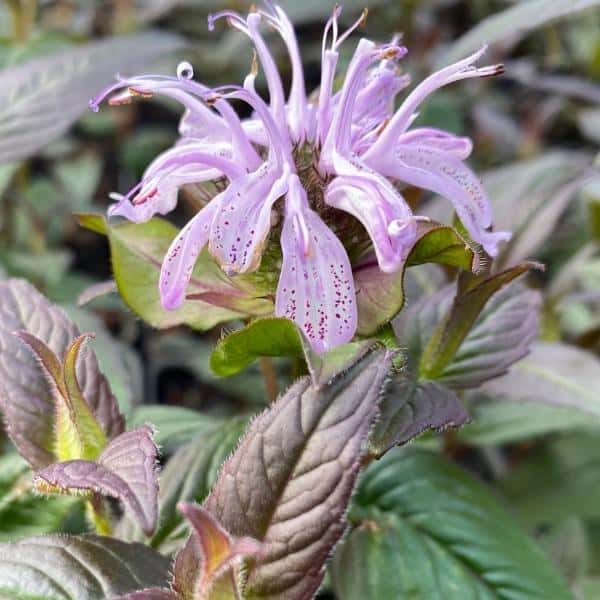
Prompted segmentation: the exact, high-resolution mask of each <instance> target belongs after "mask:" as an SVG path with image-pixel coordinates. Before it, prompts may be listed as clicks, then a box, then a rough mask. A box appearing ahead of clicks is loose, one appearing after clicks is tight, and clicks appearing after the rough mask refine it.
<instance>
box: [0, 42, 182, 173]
mask: <svg viewBox="0 0 600 600" xmlns="http://www.w3.org/2000/svg"><path fill="white" fill-rule="evenodd" d="M182 45H183V41H182V39H181V38H180V37H178V36H175V35H173V34H169V33H166V32H157V31H154V32H145V33H138V34H133V35H129V36H122V37H112V38H111V39H107V40H102V41H98V42H90V43H87V44H82V45H81V46H79V47H77V48H69V49H67V50H64V51H61V52H57V53H54V54H51V55H49V56H45V57H41V58H34V59H32V60H29V61H27V62H25V63H23V64H21V65H19V66H17V67H12V68H8V69H5V70H4V71H3V72H2V74H1V75H0V89H1V90H2V97H1V98H0V162H7V161H13V160H18V159H21V158H25V157H28V156H30V155H32V154H34V153H35V152H36V151H37V150H39V149H40V148H42V147H43V146H44V145H46V144H47V143H48V142H51V141H52V140H53V139H56V138H58V137H60V136H61V135H62V134H63V133H64V132H65V131H66V130H67V128H68V127H69V126H70V125H71V124H72V123H73V122H74V121H75V120H76V119H77V118H78V117H79V116H80V115H81V114H83V113H84V112H85V111H86V110H87V109H88V102H89V99H90V98H91V97H92V96H93V95H94V94H95V93H97V92H98V91H99V90H100V89H101V88H102V87H103V86H104V85H106V84H107V83H109V82H110V81H111V79H112V78H113V77H114V75H115V73H117V72H135V71H136V70H138V69H140V68H141V67H142V66H143V65H148V63H150V62H152V61H153V60H155V59H157V58H159V57H162V56H164V55H165V54H166V53H169V52H172V51H174V50H177V49H179V48H181V47H182Z"/></svg>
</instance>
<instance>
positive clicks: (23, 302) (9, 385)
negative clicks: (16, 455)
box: [0, 279, 124, 468]
mask: <svg viewBox="0 0 600 600" xmlns="http://www.w3.org/2000/svg"><path fill="white" fill-rule="evenodd" d="M17 330H25V331H27V332H29V333H30V334H32V335H34V336H36V337H37V338H39V339H40V340H42V341H43V342H44V343H45V344H47V345H48V347H49V348H50V349H51V350H52V351H53V352H54V353H55V354H56V355H57V356H58V357H62V356H64V354H65V352H66V350H67V348H68V346H69V344H70V343H71V342H72V341H73V340H74V339H75V338H76V337H78V336H79V335H80V332H79V330H78V329H77V327H76V326H75V325H74V324H73V323H72V322H71V320H70V319H69V318H68V317H67V316H66V314H65V313H64V312H63V311H62V310H61V309H60V308H58V307H57V306H54V305H52V304H51V303H49V302H48V300H46V298H44V296H42V295H41V294H40V293H39V292H38V291H37V290H36V289H35V288H34V287H32V286H31V285H30V284H29V283H27V282H26V281H23V280H19V279H9V280H7V281H3V282H0V406H1V407H2V410H3V412H4V419H5V422H6V425H7V430H8V433H9V435H10V437H11V439H12V440H13V442H14V443H15V445H16V446H17V448H18V449H19V452H21V454H22V455H23V456H25V457H26V458H27V459H28V460H29V461H30V462H31V464H32V465H34V467H36V468H39V467H43V466H45V465H47V464H49V463H50V462H52V448H53V429H52V428H53V424H52V423H53V420H52V414H53V402H52V392H51V389H50V387H49V385H48V382H47V380H46V378H45V377H44V374H43V372H42V371H41V370H40V368H39V366H38V364H37V363H36V361H35V359H34V358H33V357H32V355H31V353H30V352H29V350H28V349H27V348H26V347H25V346H24V345H23V344H22V342H21V341H20V340H19V339H18V338H17V337H15V336H14V335H13V332H14V331H17ZM77 378H78V381H79V383H80V385H81V388H82V391H83V395H84V396H85V398H86V401H87V403H88V404H89V405H90V407H91V409H92V411H93V412H94V414H95V415H96V417H97V419H98V421H99V422H100V424H101V425H102V427H103V429H104V431H105V432H106V434H107V437H113V436H115V435H118V434H119V433H120V432H121V431H123V427H124V419H123V416H122V415H121V414H120V413H119V410H118V406H117V403H116V401H115V399H114V397H113V396H112V394H111V391H110V387H109V385H108V383H107V381H106V379H105V378H104V376H103V375H102V374H101V373H100V371H99V369H98V363H97V360H96V357H95V356H94V353H93V352H89V351H88V352H87V353H86V354H85V356H83V357H82V358H81V360H80V361H79V364H78V365H77Z"/></svg>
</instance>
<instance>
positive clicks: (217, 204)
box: [90, 2, 509, 352]
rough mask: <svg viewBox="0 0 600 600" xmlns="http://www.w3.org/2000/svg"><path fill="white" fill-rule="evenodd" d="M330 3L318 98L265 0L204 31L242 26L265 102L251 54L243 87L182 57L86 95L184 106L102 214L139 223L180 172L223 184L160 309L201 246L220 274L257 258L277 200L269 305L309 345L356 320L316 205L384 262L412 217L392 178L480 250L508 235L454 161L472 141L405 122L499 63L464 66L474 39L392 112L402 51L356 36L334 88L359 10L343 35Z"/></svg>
mask: <svg viewBox="0 0 600 600" xmlns="http://www.w3.org/2000/svg"><path fill="white" fill-rule="evenodd" d="M339 14H340V8H339V7H336V8H335V9H334V12H333V14H332V16H331V18H330V19H329V21H328V22H327V25H326V27H325V32H324V35H323V48H322V72H321V85H320V88H319V91H318V94H316V101H313V100H311V99H310V98H312V97H308V96H307V94H306V90H305V86H304V75H303V71H302V62H301V59H300V52H299V49H298V43H297V40H296V37H295V34H294V29H293V26H292V24H291V23H290V21H289V19H288V18H287V16H286V15H285V13H284V12H283V11H282V10H281V8H279V7H278V6H276V5H274V4H271V3H270V2H269V3H267V4H266V8H265V9H264V10H258V11H253V12H251V13H250V14H248V15H247V16H246V17H243V16H242V15H240V14H238V13H236V12H233V11H222V12H219V13H217V14H215V15H212V16H211V17H210V18H209V27H210V28H211V29H212V28H213V27H214V24H215V23H216V22H217V21H218V20H220V19H226V20H227V21H228V23H229V24H230V25H231V26H232V27H234V28H235V29H237V30H239V31H240V32H242V33H243V34H245V35H246V36H248V38H250V40H251V42H252V43H253V45H254V48H255V51H256V57H257V60H258V61H259V62H260V65H261V66H262V69H263V71H264V75H265V78H266V81H267V86H268V92H269V100H268V103H267V102H266V101H265V100H264V99H263V98H262V97H261V96H260V95H259V94H258V93H257V92H256V90H255V87H254V79H255V77H256V72H257V69H256V65H255V68H253V70H252V72H251V73H250V75H248V76H247V77H246V79H245V81H244V82H243V86H228V87H222V88H217V89H209V88H208V87H206V86H204V85H202V84H200V83H197V82H195V81H193V71H192V68H191V66H190V65H189V64H188V63H182V64H181V65H180V66H179V68H178V72H177V77H165V76H140V77H132V78H128V79H125V78H118V80H117V81H116V83H114V84H113V85H111V86H110V87H108V88H107V89H105V90H104V91H103V92H102V93H101V94H100V95H99V96H98V97H96V98H94V99H93V100H92V101H91V103H90V105H91V107H92V108H93V109H94V110H97V109H98V105H99V103H100V102H101V101H102V100H103V99H104V98H105V97H107V96H109V97H110V100H109V103H112V104H119V103H123V102H128V101H130V100H131V98H132V97H134V96H141V97H149V96H152V95H154V94H163V95H165V96H169V97H171V98H173V99H175V100H177V101H179V102H180V103H181V104H182V105H183V106H184V108H185V113H184V115H183V117H182V120H181V123H180V129H179V130H180V134H181V138H180V140H179V141H178V142H177V144H176V145H175V146H174V147H173V148H171V149H169V150H167V151H165V152H163V153H162V154H161V155H159V156H158V157H157V158H156V159H155V160H154V161H153V162H152V164H150V166H149V167H148V168H147V170H146V172H145V173H144V176H143V178H142V180H141V181H140V182H139V183H138V184H137V185H136V186H135V187H134V188H133V189H132V190H131V191H130V192H129V193H127V194H126V195H124V196H121V195H117V194H114V195H113V199H115V200H116V203H115V204H113V205H112V206H111V208H110V209H109V214H111V215H121V216H124V217H126V218H128V219H130V220H132V221H135V222H143V221H146V220H148V219H149V218H151V217H152V216H153V215H154V214H157V213H158V214H165V213H168V212H169V211H171V210H172V209H173V208H174V206H175V204H176V202H177V191H178V189H179V187H181V186H182V185H184V184H186V183H198V182H205V181H215V182H217V185H218V189H220V190H221V191H220V192H219V193H217V195H215V196H214V198H212V199H211V201H210V202H209V203H208V204H207V205H206V206H205V207H204V208H202V209H201V210H200V211H199V212H198V213H197V214H196V216H195V217H193V218H192V219H191V220H190V222H189V223H188V224H187V225H186V226H185V227H184V228H183V229H182V230H181V232H180V233H179V235H178V236H177V237H176V239H175V240H174V241H173V243H172V245H171V247H170V249H169V251H168V252H167V255H166V256H165V259H164V262H163V265H162V269H161V276H160V283H159V286H160V290H159V291H160V297H161V301H162V304H163V306H164V307H165V308H166V309H176V308H178V307H179V306H181V304H182V303H183V301H184V300H185V294H186V288H187V285H188V283H189V280H190V277H191V273H192V269H193V267H194V264H195V262H196V259H197V257H198V255H199V253H200V252H201V250H202V249H203V248H204V247H205V246H208V250H209V252H210V253H211V254H212V255H213V257H214V258H215V260H216V261H217V263H218V264H219V265H220V266H221V268H222V269H223V270H224V271H225V272H226V273H227V274H228V275H236V274H241V273H248V272H252V271H253V270H255V269H256V268H257V267H258V266H259V264H260V260H261V256H262V252H263V249H264V247H265V245H266V243H267V241H268V237H269V232H270V230H271V227H272V213H273V211H275V210H276V211H278V212H279V214H280V215H281V216H282V217H283V226H282V228H281V239H280V245H281V250H282V254H283V261H282V266H281V273H280V278H279V284H278V287H277V292H276V299H275V300H276V301H275V312H276V314H277V315H279V316H285V317H288V318H290V319H293V320H294V321H295V322H296V323H297V325H298V326H299V327H300V328H301V330H302V331H303V332H304V334H305V335H306V336H307V338H308V340H309V341H310V343H311V345H312V347H313V348H314V349H315V350H316V351H318V352H321V351H325V350H328V349H330V348H332V347H335V346H337V345H340V344H343V343H346V342H348V341H350V340H351V339H352V337H353V336H354V333H355V331H356V327H357V308H356V297H355V291H354V283H353V278H352V268H351V264H350V260H349V258H348V254H347V252H346V249H345V248H344V245H343V244H342V242H341V241H340V239H339V238H338V236H337V235H336V233H335V232H334V230H333V228H332V227H333V225H334V224H332V223H331V221H329V225H328V224H326V222H325V220H324V216H325V213H327V214H328V215H330V214H331V212H332V210H331V209H337V210H338V211H340V212H339V214H340V216H341V215H342V212H341V211H344V212H346V213H349V214H350V215H352V216H353V217H355V218H356V219H357V220H358V221H359V222H360V223H361V224H362V226H363V227H364V230H365V231H366V232H367V233H368V235H369V237H370V239H371V242H372V245H373V249H374V251H375V254H376V257H377V260H378V264H379V267H380V268H381V269H382V270H383V271H385V272H388V273H392V272H394V271H396V270H397V269H399V268H400V266H401V265H402V262H403V261H404V260H405V258H406V256H407V254H408V252H409V251H410V249H411V248H412V245H413V243H414V241H415V237H416V232H417V225H416V224H417V221H418V219H419V217H418V216H415V215H413V213H412V211H411V209H410V207H409V206H408V204H407V203H406V201H405V200H404V198H403V197H402V195H401V193H400V192H399V191H398V187H397V185H396V183H398V182H399V183H406V184H410V185H415V186H418V187H422V188H425V189H427V190H431V191H434V192H436V193H439V194H442V195H443V196H445V197H447V198H448V199H449V200H450V201H451V202H452V204H453V206H454V208H455V210H456V212H457V214H458V216H459V217H460V219H461V221H462V222H463V224H464V226H465V227H466V228H467V230H468V232H469V234H470V236H471V237H472V239H473V240H474V241H476V242H478V243H479V244H481V245H482V246H483V248H484V249H485V250H486V251H487V252H488V253H489V254H490V255H492V256H493V255H495V254H496V253H497V246H498V243H499V242H500V241H502V240H506V239H508V237H509V234H508V233H506V232H491V231H489V228H490V226H491V211H490V206H489V202H488V199H487V197H486V195H485V192H484V191H483V189H482V187H481V184H480V183H479V180H478V179H477V177H476V176H475V175H474V174H473V173H472V171H471V170H470V169H469V168H468V167H467V166H466V165H465V164H464V162H463V161H464V160H465V159H466V158H467V157H468V156H469V154H470V152H471V149H472V144H471V142H470V140H469V139H468V138H463V137H457V136H455V135H452V134H450V133H447V132H445V131H440V130H437V129H431V128H411V125H412V123H413V121H414V120H415V118H416V111H417V109H418V107H419V104H420V103H421V102H422V101H423V100H425V99H426V98H427V97H428V96H429V95H430V94H431V93H432V92H434V91H435V90H437V89H439V88H440V87H442V86H445V85H447V84H450V83H452V82H455V81H459V80H461V79H467V78H471V77H487V76H490V75H495V74H497V73H500V72H501V66H500V65H495V66H491V67H483V68H477V67H475V66H474V65H475V63H476V61H477V60H478V59H479V58H480V57H481V56H482V54H483V53H484V51H485V48H482V49H481V50H479V51H478V52H476V53H475V54H473V55H471V56H469V57H467V58H465V59H464V60H462V61H459V62H457V63H455V64H453V65H450V66H449V67H446V68H444V69H442V70H440V71H438V72H437V73H434V74H433V75H431V76H430V77H428V78H427V79H425V81H423V82H422V83H421V84H419V85H418V86H416V87H415V88H414V89H413V91H412V92H411V93H410V94H408V96H407V97H406V99H405V100H404V102H403V103H402V104H401V105H400V107H399V108H398V109H396V110H395V109H394V103H395V99H396V96H397V94H398V93H399V92H400V91H401V90H403V89H404V88H405V87H407V86H408V85H409V80H408V78H407V77H406V76H405V75H401V74H399V72H398V67H397V63H398V61H400V60H401V59H402V58H403V57H404V56H405V54H406V52H407V50H406V48H404V47H403V46H400V45H398V43H397V39H393V40H392V41H391V42H390V43H388V44H382V45H379V44H376V43H374V42H372V41H369V40H366V39H362V40H360V41H359V43H358V46H357V48H356V51H355V53H354V56H353V58H352V60H351V61H350V64H349V66H348V69H347V72H346V74H345V77H344V82H343V85H342V88H341V89H340V90H339V91H338V92H334V90H333V81H334V79H335V76H336V70H337V63H338V51H339V48H340V45H341V44H342V43H343V42H344V41H345V40H346V39H347V38H348V36H349V35H350V34H351V33H352V32H353V31H354V30H355V29H356V28H357V27H358V26H359V25H360V24H361V23H362V22H363V20H364V18H365V16H366V11H365V12H364V13H363V15H361V17H360V19H359V20H358V21H356V22H355V23H354V25H353V26H352V27H350V28H349V29H348V30H346V31H345V32H343V33H341V34H340V32H339V27H338V17H339ZM262 23H266V24H268V25H270V26H271V27H272V28H273V29H275V30H276V31H277V32H278V33H279V35H280V36H281V37H282V39H283V41H284V42H285V45H286V48H287V51H288V53H289V56H290V62H291V65H292V82H291V88H290V91H289V94H288V95H287V98H286V94H285V92H284V88H283V84H282V81H281V77H280V75H279V72H278V70H277V67H276V65H275V61H274V60H273V57H272V55H271V53H270V52H269V49H268V47H267V44H266V43H265V40H264V39H263V37H262V34H261V32H260V26H261V24H262ZM231 100H240V101H243V102H245V103H247V104H248V105H249V106H250V107H251V109H252V111H253V114H252V116H251V117H250V118H248V119H244V120H241V119H240V118H239V117H238V115H237V113H236V112H235V111H234V110H233V108H232V106H231V104H230V101H231ZM307 157H308V159H307ZM334 212H335V211H334ZM329 218H330V217H329ZM330 225H331V226H332V227H330Z"/></svg>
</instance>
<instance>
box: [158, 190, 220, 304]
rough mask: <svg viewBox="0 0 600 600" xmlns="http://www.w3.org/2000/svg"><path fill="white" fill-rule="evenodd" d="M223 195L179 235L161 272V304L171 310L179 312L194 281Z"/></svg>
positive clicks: (214, 199)
mask: <svg viewBox="0 0 600 600" xmlns="http://www.w3.org/2000/svg"><path fill="white" fill-rule="evenodd" d="M221 197H222V194H220V195H219V196H216V197H215V198H213V200H212V201H211V202H210V203H209V204H207V205H206V206H205V207H204V208H203V209H202V210H201V211H200V212H199V213H198V214H197V215H196V216H195V217H194V218H193V219H191V220H190V221H189V222H188V224H187V225H186V226H185V227H184V228H183V229H182V230H181V231H180V232H179V234H178V235H177V237H176V238H175V239H174V240H173V242H172V243H171V246H170V247H169V250H168V251H167V254H166V255H165V258H164V260H163V264H162V267H161V270H160V280H159V291H160V301H161V303H162V305H163V307H164V308H165V309H167V310H175V309H176V308H179V307H180V306H181V305H182V304H183V301H184V300H185V290H186V288H187V286H188V283H189V282H190V278H191V277H192V271H193V269H194V265H195V264H196V260H197V258H198V255H199V254H200V252H201V250H202V248H204V246H206V244H207V242H208V236H209V234H210V227H211V224H212V220H213V218H214V215H215V213H216V211H217V208H218V205H219V202H220V200H221Z"/></svg>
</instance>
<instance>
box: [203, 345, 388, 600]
mask: <svg viewBox="0 0 600 600" xmlns="http://www.w3.org/2000/svg"><path fill="white" fill-rule="evenodd" d="M391 361H392V354H391V353H389V352H387V351H383V350H372V351H371V352H369V353H368V354H366V355H365V356H363V357H362V359H361V360H359V361H358V362H356V363H354V364H353V365H351V366H350V367H348V368H347V369H346V370H345V371H344V372H342V373H340V374H338V375H337V376H336V377H334V378H333V379H332V380H331V381H330V382H329V383H328V384H327V385H324V386H322V387H321V388H320V389H316V388H314V387H312V386H311V383H310V379H309V378H304V379H301V380H299V381H298V382H296V383H295V384H294V385H293V386H292V387H291V388H290V389H289V391H288V392H287V393H286V394H285V395H284V396H282V397H280V398H279V400H277V402H276V403H275V404H273V406H272V407H271V408H269V409H268V410H267V411H265V412H264V413H262V414H261V415H260V416H259V417H258V418H257V419H255V420H254V421H253V422H252V424H251V425H250V427H249V429H248V431H247V433H246V435H245V437H244V438H243V440H242V442H241V443H240V446H239V448H238V449H237V451H236V452H235V453H234V454H233V456H232V457H231V458H230V459H229V460H228V461H227V462H226V463H225V464H224V465H223V467H222V469H221V473H220V476H219V479H218V480H217V483H216V484H215V487H214V488H213V490H212V492H211V494H210V496H209V497H208V499H207V500H206V502H205V504H204V506H205V508H206V510H207V511H208V512H209V513H211V514H212V515H213V516H214V517H215V518H216V520H217V521H218V522H219V523H220V524H221V525H222V526H223V527H224V528H226V529H227V531H229V532H230V533H231V535H233V536H237V537H242V536H249V537H251V538H254V539H256V540H258V541H260V542H262V543H263V545H264V549H263V553H262V557H261V558H260V559H259V560H258V561H256V563H255V564H254V565H252V566H251V567H250V568H249V570H248V572H247V576H248V580H247V585H246V591H247V592H248V595H249V596H251V597H253V598H286V600H295V599H305V598H310V597H312V594H314V593H315V591H316V590H317V588H318V587H319V585H320V583H321V581H322V579H323V569H324V564H325V561H326V560H327V558H328V556H329V555H330V553H331V549H332V548H333V546H334V545H335V543H336V542H337V541H338V540H339V538H340V536H341V535H342V533H343V532H344V530H345V528H346V520H345V512H346V507H347V503H348V500H349V498H350V495H351V493H352V489H353V487H354V482H355V479H356V476H357V474H358V469H359V464H360V458H361V455H362V453H363V444H364V441H365V438H366V436H367V433H368V431H369V429H370V427H371V423H372V422H373V420H374V418H375V415H376V413H377V401H378V399H379V395H380V393H381V391H382V387H383V386H384V383H385V381H386V379H387V377H388V373H389V370H390V368H391Z"/></svg>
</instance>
